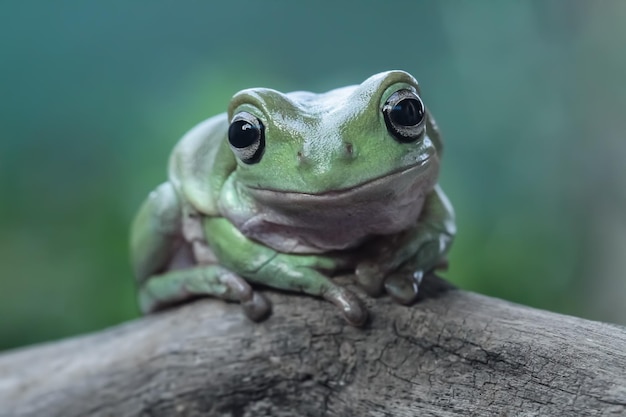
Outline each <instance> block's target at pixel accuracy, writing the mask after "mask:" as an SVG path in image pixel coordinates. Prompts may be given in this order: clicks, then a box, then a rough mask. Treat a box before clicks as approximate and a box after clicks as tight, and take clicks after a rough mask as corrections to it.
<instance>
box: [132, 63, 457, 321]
mask: <svg viewBox="0 0 626 417" xmlns="http://www.w3.org/2000/svg"><path fill="white" fill-rule="evenodd" d="M441 152H442V141H441V138H440V135H439V131H438V128H437V125H436V123H435V120H434V119H433V117H432V115H431V114H430V112H429V111H428V110H427V108H426V106H425V105H424V102H423V100H422V98H421V96H420V89H419V87H418V83H417V81H416V80H415V79H414V78H413V77H412V76H411V75H410V74H408V73H406V72H404V71H388V72H383V73H380V74H376V75H374V76H372V77H370V78H368V79H367V80H365V81H364V82H363V83H362V84H360V85H354V86H349V87H344V88H339V89H335V90H331V91H328V92H326V93H323V94H314V93H310V92H304V91H297V92H291V93H287V94H284V93H281V92H278V91H276V90H272V89H268V88H253V89H247V90H243V91H240V92H238V93H237V94H235V96H234V97H233V98H232V99H231V101H230V104H229V106H228V111H227V112H226V113H223V114H219V115H217V116H214V117H211V118H209V119H207V120H205V121H203V122H201V123H200V124H198V125H197V126H196V127H194V128H193V129H192V130H191V131H189V132H188V133H187V134H186V135H185V136H184V137H183V138H182V139H181V140H180V141H179V142H178V144H177V145H176V146H175V148H174V150H173V152H172V154H171V157H170V161H169V175H168V180H167V181H166V182H165V183H163V184H161V185H160V186H158V187H157V188H156V189H155V190H154V191H152V192H151V193H150V195H149V196H148V198H147V199H146V201H145V202H144V203H143V205H142V207H141V209H140V210H139V212H138V214H137V216H136V219H135V220H134V223H133V225H132V231H131V257H132V264H133V268H134V273H135V276H136V279H137V282H138V285H139V303H140V307H141V309H142V310H143V311H144V312H152V311H155V310H159V309H162V308H165V307H168V306H171V305H174V304H177V303H180V302H184V301H187V300H190V299H194V298H197V297H202V296H211V297H217V298H220V299H223V300H228V301H234V302H239V303H240V304H241V306H242V309H243V312H244V313H245V314H246V315H247V316H248V317H249V318H251V319H252V320H255V321H258V320H262V319H263V318H265V317H266V316H267V315H268V314H269V312H270V310H271V306H270V303H269V301H268V300H267V298H266V297H265V296H264V295H263V294H262V293H261V292H259V291H258V287H259V286H258V285H256V284H262V286H266V287H271V288H276V289H281V290H287V291H294V292H301V293H306V294H310V295H313V296H318V297H322V298H324V299H326V300H328V301H330V302H331V303H332V304H334V305H335V306H337V307H338V308H339V311H340V312H341V314H342V315H343V317H344V318H345V320H346V321H347V322H348V323H350V324H352V325H355V326H361V325H363V324H364V323H365V322H366V320H367V317H368V313H367V309H366V308H365V306H364V304H363V302H362V301H361V299H360V298H359V296H357V295H356V294H355V292H354V291H352V290H350V289H348V288H346V287H345V286H343V285H340V284H338V283H337V282H336V280H333V277H334V276H336V275H337V274H352V275H353V277H354V281H356V283H357V284H359V286H360V287H361V288H362V289H363V290H364V291H365V292H366V293H368V294H369V295H371V296H377V295H380V294H382V293H383V292H386V293H387V294H389V295H390V296H391V297H392V298H393V299H395V300H396V301H398V302H399V303H402V304H410V303H412V302H413V301H414V300H415V298H416V296H417V293H418V289H419V284H420V282H421V279H422V277H423V275H424V273H428V272H430V271H432V270H433V269H434V268H436V267H438V266H439V265H441V264H442V262H444V261H445V256H446V253H447V251H448V250H449V248H450V245H451V243H452V241H453V237H454V234H455V231H456V227H455V221H454V212H453V209H452V206H451V204H450V202H449V201H448V199H447V197H446V196H445V195H444V193H443V191H442V190H441V188H440V187H439V185H438V184H437V178H438V173H439V165H440V158H441Z"/></svg>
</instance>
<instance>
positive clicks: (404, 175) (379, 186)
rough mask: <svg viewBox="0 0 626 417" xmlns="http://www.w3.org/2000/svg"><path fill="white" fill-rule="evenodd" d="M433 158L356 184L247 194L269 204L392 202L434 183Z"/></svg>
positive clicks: (311, 204) (311, 205) (327, 205)
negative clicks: (317, 191)
mask: <svg viewBox="0 0 626 417" xmlns="http://www.w3.org/2000/svg"><path fill="white" fill-rule="evenodd" d="M433 159H436V158H426V159H423V160H421V161H419V162H418V163H416V164H412V165H409V166H407V167H403V168H401V169H399V170H396V171H393V172H391V173H389V174H386V175H383V176H380V177H376V178H372V179H370V180H367V181H364V182H362V183H359V184H357V185H354V186H351V187H347V188H340V189H334V190H327V191H323V192H319V193H306V192H300V191H282V190H270V189H263V188H253V187H246V188H247V189H248V192H249V194H250V195H251V196H252V197H253V198H254V199H255V200H256V201H258V202H260V203H262V204H264V205H268V206H273V207H277V206H283V207H285V208H291V209H294V208H298V207H303V206H306V207H314V206H318V207H321V208H323V207H329V206H336V205H339V206H342V205H344V204H345V205H350V204H358V203H366V202H370V201H372V200H379V201H380V200H382V201H387V202H388V203H390V204H393V202H394V201H396V200H397V198H398V197H400V196H405V197H406V194H407V192H408V191H409V190H410V189H414V190H415V189H423V188H424V185H426V184H427V183H431V182H433V179H436V176H437V173H438V163H436V162H435V161H433Z"/></svg>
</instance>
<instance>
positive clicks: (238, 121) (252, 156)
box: [228, 112, 265, 164]
mask: <svg viewBox="0 0 626 417" xmlns="http://www.w3.org/2000/svg"><path fill="white" fill-rule="evenodd" d="M228 142H230V147H231V149H232V150H233V152H234V153H235V155H237V157H238V158H239V159H241V161H242V162H245V163H246V164H254V163H255V162H259V161H260V160H261V156H262V155H263V149H265V128H264V126H263V123H261V121H260V120H259V119H258V118H257V117H255V116H253V115H252V114H250V113H248V112H241V113H237V114H236V115H235V116H234V117H233V120H232V121H231V122H230V127H229V128H228Z"/></svg>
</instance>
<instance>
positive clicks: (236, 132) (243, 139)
mask: <svg viewBox="0 0 626 417" xmlns="http://www.w3.org/2000/svg"><path fill="white" fill-rule="evenodd" d="M259 137H260V132H259V128H257V127H256V126H254V125H252V124H250V122H247V121H245V120H237V121H234V122H233V123H231V125H230V127H229V128H228V140H229V142H230V144H231V145H233V146H234V147H235V148H247V147H248V146H250V145H253V144H254V143H255V142H256V141H257V140H258V139H259Z"/></svg>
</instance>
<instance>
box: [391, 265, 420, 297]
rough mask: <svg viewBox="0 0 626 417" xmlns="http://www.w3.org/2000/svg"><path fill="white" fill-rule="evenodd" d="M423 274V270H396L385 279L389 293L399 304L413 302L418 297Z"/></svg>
mask: <svg viewBox="0 0 626 417" xmlns="http://www.w3.org/2000/svg"><path fill="white" fill-rule="evenodd" d="M423 276H424V272H423V271H421V270H419V271H414V272H412V273H411V272H408V271H402V270H401V271H397V272H394V273H392V274H391V275H389V276H388V277H387V279H386V280H385V289H386V290H387V294H389V296H390V297H391V298H393V299H394V300H395V301H396V302H397V303H399V304H404V305H408V304H411V303H412V302H413V301H415V299H416V298H417V294H418V292H419V284H420V283H421V282H422V277H423Z"/></svg>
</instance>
